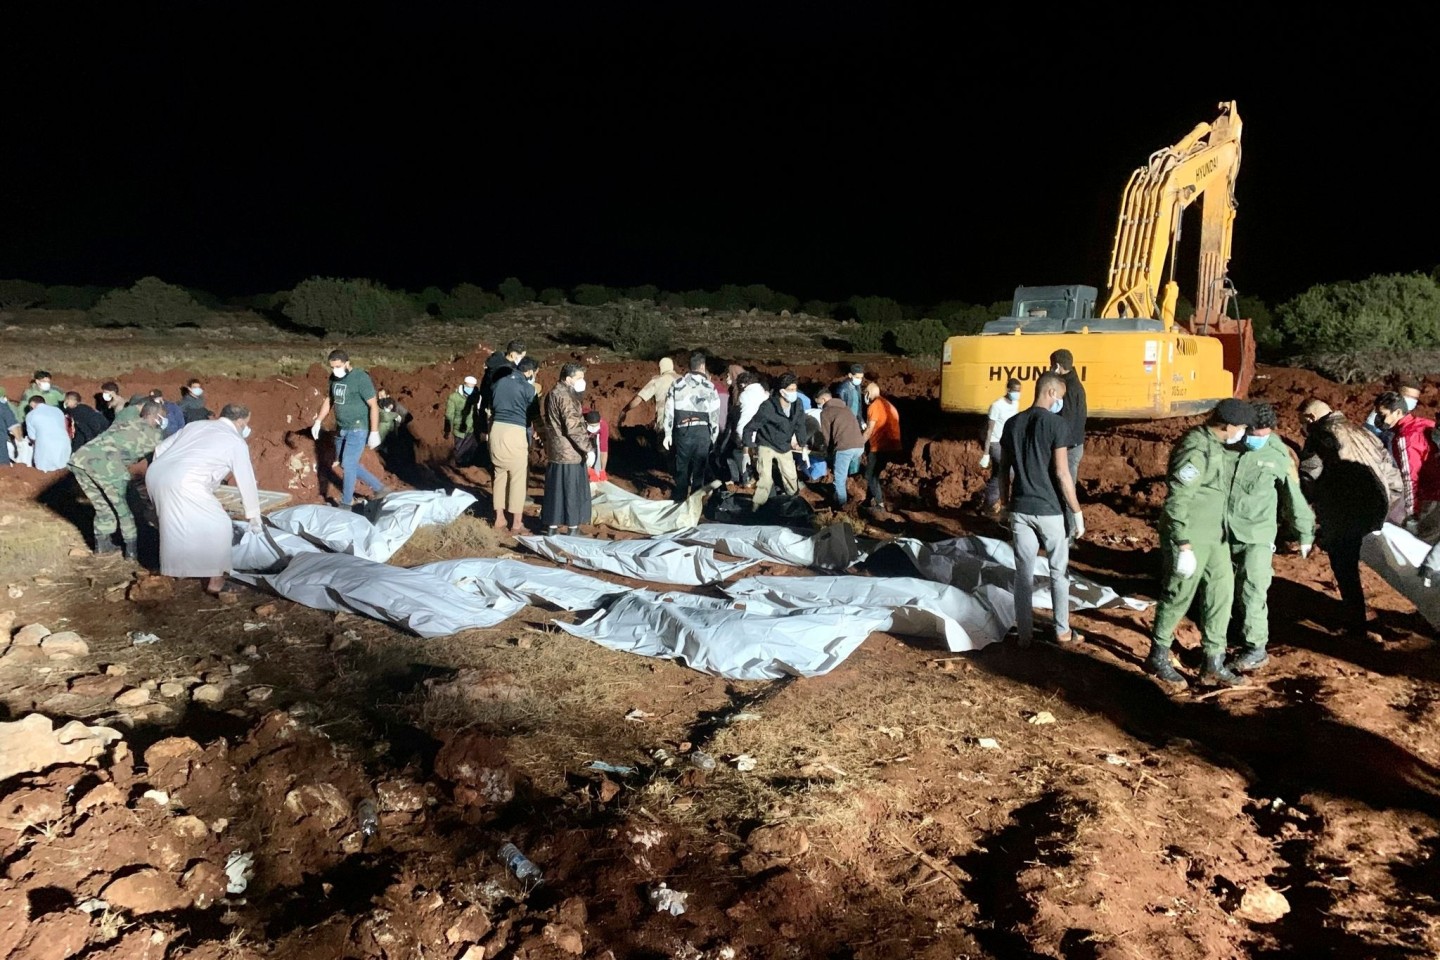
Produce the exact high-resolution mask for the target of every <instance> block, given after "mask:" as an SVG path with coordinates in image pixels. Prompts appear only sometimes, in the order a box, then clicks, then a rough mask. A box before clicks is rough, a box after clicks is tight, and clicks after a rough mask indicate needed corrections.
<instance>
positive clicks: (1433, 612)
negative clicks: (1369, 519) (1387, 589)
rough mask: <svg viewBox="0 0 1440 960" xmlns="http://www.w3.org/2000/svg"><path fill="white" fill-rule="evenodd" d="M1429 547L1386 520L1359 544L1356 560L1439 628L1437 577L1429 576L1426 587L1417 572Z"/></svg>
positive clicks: (1438, 584) (1438, 585) (1439, 580)
mask: <svg viewBox="0 0 1440 960" xmlns="http://www.w3.org/2000/svg"><path fill="white" fill-rule="evenodd" d="M1431 546H1432V545H1431V544H1429V543H1427V542H1426V541H1424V540H1421V539H1420V538H1419V537H1417V536H1415V535H1414V534H1412V533H1410V532H1409V531H1407V530H1405V529H1404V528H1403V527H1397V526H1395V525H1394V524H1393V523H1387V524H1385V526H1384V527H1382V528H1380V529H1379V530H1377V531H1375V532H1374V533H1372V534H1370V535H1369V536H1367V537H1366V538H1365V539H1364V541H1363V542H1362V543H1361V544H1360V559H1361V560H1364V561H1365V563H1366V565H1367V566H1369V567H1370V569H1371V570H1374V571H1375V572H1376V573H1378V574H1380V576H1381V578H1382V579H1384V581H1385V582H1386V583H1388V584H1390V586H1392V587H1394V588H1395V589H1396V590H1398V591H1399V592H1400V593H1401V594H1402V595H1403V596H1404V597H1405V598H1406V599H1407V600H1409V601H1410V602H1411V603H1413V604H1415V609H1417V610H1419V611H1420V615H1421V616H1422V617H1424V618H1425V619H1426V621H1427V622H1429V624H1430V626H1432V627H1436V628H1440V579H1433V578H1432V583H1431V586H1428V587H1427V586H1425V582H1424V577H1423V575H1422V574H1421V573H1420V564H1422V563H1424V562H1425V557H1426V556H1427V555H1428V554H1429V553H1430V549H1431Z"/></svg>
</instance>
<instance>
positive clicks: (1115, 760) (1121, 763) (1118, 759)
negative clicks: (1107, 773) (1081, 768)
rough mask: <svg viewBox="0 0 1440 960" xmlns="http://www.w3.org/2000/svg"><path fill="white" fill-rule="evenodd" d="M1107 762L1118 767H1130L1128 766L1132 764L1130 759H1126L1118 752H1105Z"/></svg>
mask: <svg viewBox="0 0 1440 960" xmlns="http://www.w3.org/2000/svg"><path fill="white" fill-rule="evenodd" d="M1105 762H1106V763H1108V764H1111V765H1112V766H1116V767H1128V766H1130V761H1129V760H1126V759H1125V758H1124V757H1122V756H1120V754H1118V753H1107V754H1105Z"/></svg>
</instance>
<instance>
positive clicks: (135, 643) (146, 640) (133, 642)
mask: <svg viewBox="0 0 1440 960" xmlns="http://www.w3.org/2000/svg"><path fill="white" fill-rule="evenodd" d="M127 636H128V637H129V638H130V646H132V647H144V646H147V645H149V644H152V643H159V642H160V638H159V637H157V636H155V634H153V633H146V632H145V631H144V630H131V631H130V633H129V634H127Z"/></svg>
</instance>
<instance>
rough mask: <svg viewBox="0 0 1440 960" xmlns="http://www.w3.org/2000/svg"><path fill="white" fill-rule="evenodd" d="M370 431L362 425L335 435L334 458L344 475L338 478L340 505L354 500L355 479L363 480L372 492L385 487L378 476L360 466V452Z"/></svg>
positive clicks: (345, 504)
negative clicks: (338, 462)
mask: <svg viewBox="0 0 1440 960" xmlns="http://www.w3.org/2000/svg"><path fill="white" fill-rule="evenodd" d="M369 436H370V431H369V430H366V429H365V428H364V427H360V428H359V429H356V430H341V431H340V432H339V433H337V434H336V435H335V459H336V460H338V461H340V469H342V470H344V471H345V475H344V476H343V477H342V478H341V479H340V505H341V506H342V507H348V506H350V505H351V504H352V503H354V502H355V481H356V480H363V481H364V482H365V486H367V487H369V488H370V490H371V492H372V493H379V492H380V491H381V490H384V489H385V485H384V484H383V483H381V482H380V478H379V477H377V476H375V475H374V474H373V473H371V472H370V471H369V470H366V469H365V468H364V467H362V466H360V454H362V453H364V452H365V441H366V439H367V438H368V437H369Z"/></svg>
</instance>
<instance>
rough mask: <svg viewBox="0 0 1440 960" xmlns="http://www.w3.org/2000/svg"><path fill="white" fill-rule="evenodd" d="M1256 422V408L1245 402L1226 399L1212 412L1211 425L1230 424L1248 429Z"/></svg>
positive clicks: (1232, 398)
mask: <svg viewBox="0 0 1440 960" xmlns="http://www.w3.org/2000/svg"><path fill="white" fill-rule="evenodd" d="M1254 420H1255V408H1254V407H1252V406H1250V404H1248V403H1246V402H1245V401H1244V400H1237V399H1235V398H1234V397H1226V398H1225V399H1224V400H1221V401H1220V402H1219V403H1217V404H1215V409H1214V410H1212V411H1211V412H1210V422H1211V423H1228V424H1230V425H1231V426H1232V427H1248V426H1250V424H1251V423H1253V422H1254Z"/></svg>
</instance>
